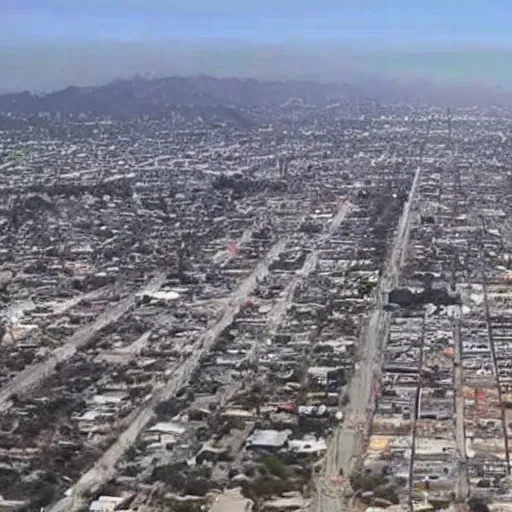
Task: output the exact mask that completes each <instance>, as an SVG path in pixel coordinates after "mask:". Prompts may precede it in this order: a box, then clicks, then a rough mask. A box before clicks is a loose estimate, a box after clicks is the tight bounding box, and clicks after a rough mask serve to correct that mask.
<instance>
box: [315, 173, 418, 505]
mask: <svg viewBox="0 0 512 512" xmlns="http://www.w3.org/2000/svg"><path fill="white" fill-rule="evenodd" d="M420 176H421V167H420V166H418V167H417V168H416V170H415V172H414V178H413V182H412V185H411V188H410V191H409V195H408V198H407V201H406V202H405V204H404V207H403V210H402V215H401V217H400V221H399V223H398V228H397V232H396V235H395V239H394V242H393V246H392V249H391V254H390V256H389V258H388V261H387V263H386V267H385V269H384V272H383V277H382V278H381V280H380V283H379V286H378V288H377V290H376V293H375V295H374V297H375V307H374V309H373V311H372V312H371V313H370V316H369V318H368V322H367V324H366V327H365V328H364V329H363V332H362V334H361V338H360V346H359V356H360V358H359V366H358V367H357V368H356V370H355V373H354V376H353V378H352V380H351V382H350V385H349V397H350V401H349V404H348V406H347V408H346V410H345V421H344V422H343V423H342V424H341V425H340V426H339V427H338V428H337V429H336V431H335V433H334V435H333V438H332V439H331V440H330V442H329V445H328V451H327V454H326V458H325V463H324V468H323V474H322V476H321V477H320V478H319V479H318V480H317V482H316V487H317V492H316V493H315V497H314V499H313V501H312V507H311V508H312V510H314V511H316V512H340V511H342V510H344V509H346V508H347V504H346V503H345V501H344V495H345V492H346V490H347V489H348V475H350V473H351V472H352V471H353V469H354V465H355V463H356V462H357V460H358V459H359V457H360V456H361V455H362V453H361V451H362V448H363V446H364V442H365V440H366V438H367V433H368V430H369V427H370V425H371V421H372V417H373V413H374V395H375V389H376V385H377V384H378V381H379V375H380V369H381V358H382V353H383V351H384V349H385V342H386V340H387V334H388V329H389V324H390V319H391V315H390V313H389V312H387V311H385V310H384V306H385V305H386V303H387V296H388V292H389V291H390V290H392V289H393V288H395V287H396V286H398V284H399V278H400V271H401V268H402V265H403V262H404V260H405V256H406V253H407V244H408V241H409V233H410V222H411V212H412V205H413V204H414V201H415V198H416V194H417V190H418V185H419V181H420ZM340 470H342V471H343V474H344V475H345V477H347V478H346V479H345V481H344V483H343V484H342V485H340V484H339V483H336V482H333V480H332V479H333V477H336V476H337V475H339V473H340Z"/></svg>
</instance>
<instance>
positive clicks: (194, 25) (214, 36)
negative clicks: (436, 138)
mask: <svg viewBox="0 0 512 512" xmlns="http://www.w3.org/2000/svg"><path fill="white" fill-rule="evenodd" d="M511 26H512V8H511V6H510V4H509V2H507V1H505V0H488V1H487V2H484V1H480V0H478V1H477V0H465V1H462V0H450V1H446V0H445V1H440V0H428V1H425V2H414V1H411V0H389V1H387V0H380V1H379V0H348V1H347V0H309V1H305V0H241V1H234V0H187V1H175V0H82V1H77V0H2V1H1V2H0V66H1V68H2V69H4V70H5V71H6V72H2V73H1V74H0V88H4V89H5V88H9V89H12V88H23V87H28V88H34V87H43V88H44V87H58V86H62V85H65V84H67V83H73V79H74V78H75V80H76V82H77V83H78V84H79V85H82V84H86V83H87V73H89V76H90V82H91V84H92V83H98V82H99V81H108V80H111V79H113V78H118V77H121V76H129V75H130V74H133V73H151V72H153V73H156V74H174V73H177V74H182V73H201V72H205V73H212V74H218V75H223V74H230V75H237V74H239V73H240V74H241V75H250V73H251V69H254V70H255V73H256V74H258V77H264V76H265V75H266V74H267V75H268V77H269V78H274V77H277V75H279V73H277V74H276V71H277V70H276V69H273V66H274V65H275V64H276V63H277V62H279V63H280V65H281V67H284V70H287V69H289V70H290V71H289V73H290V74H289V77H290V78H296V77H300V76H308V77H310V78H314V75H315V74H319V76H318V78H319V79H324V80H325V79H329V73H328V71H329V69H327V68H326V69H319V67H318V62H315V58H314V55H313V54H314V52H316V53H317V57H318V58H317V59H316V60H320V61H323V62H324V63H325V64H326V66H328V67H332V65H333V63H334V64H335V67H336V70H337V71H336V73H331V76H330V78H331V79H339V78H340V76H339V74H340V73H341V71H343V73H345V74H346V73H348V72H349V70H350V69H356V70H358V71H361V70H365V71H375V72H383V73H388V74H392V75H395V74H396V75H398V76H407V75H411V76H422V75H424V76H428V77H430V78H432V79H438V80H449V81H477V82H480V83H488V84H491V85H504V86H507V87H508V86H510V87H512V31H511V30H510V27H511ZM312 48H313V49H314V52H313V51H312ZM242 50H243V51H246V54H245V56H244V54H243V51H242ZM256 55H257V57H255V56H256ZM276 56H277V57H276ZM255 58H257V62H254V63H253V64H254V66H252V67H251V63H250V62H246V60H248V59H249V60H250V59H253V60H254V59H255ZM276 58H277V59H278V60H277V61H276ZM187 59H188V62H185V61H184V60H187ZM282 59H284V60H282ZM286 59H294V60H295V62H293V63H292V62H285V61H286ZM182 60H183V61H182ZM79 61H80V62H79ZM113 61H116V62H113ZM265 61H268V63H269V66H268V72H267V71H266V69H265ZM80 64H81V65H82V68H83V69H80ZM301 66H302V69H301ZM109 68H110V69H109ZM509 70H510V71H509ZM282 71H283V70H282ZM285 74H286V73H284V75H285ZM281 75H283V72H281Z"/></svg>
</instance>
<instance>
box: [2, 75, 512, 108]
mask: <svg viewBox="0 0 512 512" xmlns="http://www.w3.org/2000/svg"><path fill="white" fill-rule="evenodd" d="M291 98H297V99H299V100H301V102H302V103H305V104H308V105H314V106H320V107H321V106H326V105H328V104H331V103H334V102H339V101H343V102H345V101H348V102H358V101H363V100H375V101H377V102H381V103H410V104H427V105H438V106H453V107H463V106H473V105H476V106H490V105H496V104H500V105H503V104H506V105H510V104H512V94H511V93H509V92H506V91H501V90H498V89H491V88H487V87H483V86H476V85H468V86H460V85H459V86H455V85H452V86H449V85H441V84H434V83H429V82H427V81H421V80H414V81H413V80H411V81H408V82H397V81H396V80H392V79H387V78H385V77H382V76H377V75H373V76H372V75H368V76H365V77H358V78H357V79H353V80H352V81H349V80H348V81H347V82H345V83H319V82H314V81H265V80H255V79H238V78H213V77H210V76H205V75H199V76H193V77H167V78H153V79H146V78H141V77H135V78H133V79H129V80H118V81H115V82H111V83H109V84H106V85H101V86H95V87H67V88H65V89H62V90H59V91H55V92H51V93H49V94H45V95H37V94H33V93H30V92H28V91H24V92H19V93H10V94H3V95H0V112H2V113H8V112H11V113H15V114H18V115H19V114H21V115H26V116H33V115H37V114H39V113H42V112H48V113H51V114H56V113H57V112H59V113H60V114H61V115H62V116H69V115H73V116H77V115H79V114H81V113H83V114H87V115H88V116H99V117H106V116H108V117H112V118H131V117H136V116H140V115H145V114H147V115H155V114H157V115H158V114H162V113H166V112H170V111H172V110H174V109H176V108H180V109H200V110H201V111H203V112H206V113H208V112H210V113H211V112H221V113H223V115H227V116H228V117H232V116H235V117H236V115H237V114H236V112H237V111H239V110H240V109H247V108H254V107H260V108H261V107H279V106H281V105H283V104H287V102H289V100H290V99H291Z"/></svg>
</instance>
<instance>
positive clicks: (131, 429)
mask: <svg viewBox="0 0 512 512" xmlns="http://www.w3.org/2000/svg"><path fill="white" fill-rule="evenodd" d="M287 241H288V240H287V239H283V240H280V241H278V242H277V243H276V244H275V245H274V246H272V248H271V249H270V251H269V252H268V253H267V254H266V255H265V257H264V258H263V259H262V260H261V262H260V263H259V264H258V265H257V266H256V268H255V269H254V270H253V272H252V273H251V274H250V275H249V276H248V277H247V278H246V279H245V280H244V281H243V282H242V283H241V285H240V286H239V287H238V288H237V289H236V290H235V291H234V292H233V293H232V294H231V295H230V296H229V300H228V301H227V305H226V307H225V309H224V312H223V314H222V317H221V318H220V320H219V321H218V322H217V323H216V324H215V325H214V326H212V328H211V329H209V330H208V331H206V332H205V333H204V334H203V335H201V336H200V337H199V338H198V339H197V340H196V342H195V344H194V352H193V353H192V355H191V356H190V357H189V358H187V359H186V360H185V361H183V362H182V363H181V364H180V365H179V366H178V367H177V368H176V371H175V372H174V375H173V378H172V379H171V380H170V381H169V382H168V383H167V385H166V387H165V388H164V389H162V390H161V391H160V392H158V393H156V394H155V395H154V396H153V397H152V399H151V400H150V401H149V402H148V403H147V404H145V405H143V406H141V407H139V408H138V409H136V410H135V411H134V412H133V413H132V414H131V415H130V425H129V426H128V428H127V429H126V430H125V431H123V432H122V433H121V435H120V436H119V438H118V439H117V441H116V442H115V443H114V444H113V445H112V446H111V447H110V448H109V449H108V450H107V451H106V452H105V453H104V454H103V455H102V456H101V457H100V459H99V460H98V461H97V462H96V464H95V465H94V466H93V467H92V468H91V469H90V470H89V471H87V472H86V473H85V474H84V475H82V477H81V478H80V479H79V480H78V482H77V483H76V484H75V485H74V486H73V488H72V493H71V496H69V497H65V498H62V499H61V500H59V501H58V502H57V503H55V504H54V505H52V506H50V507H48V509H47V512H74V511H79V510H81V509H82V508H83V506H84V504H85V503H86V499H85V498H84V496H87V495H90V494H91V492H92V493H94V492H97V491H98V490H99V489H100V488H101V486H102V485H104V484H105V483H106V482H107V481H108V480H110V479H111V478H112V477H113V476H114V475H115V468H116V464H117V463H118V462H119V460H120V459H121V458H122V457H123V455H124V453H125V452H126V450H127V449H128V448H129V447H131V446H133V444H134V443H135V441H136V440H137V437H138V436H139V434H140V433H141V432H142V431H143V430H144V428H145V427H146V426H147V425H148V424H149V423H150V422H151V420H152V419H153V417H154V409H155V407H156V406H157V405H158V404H159V403H161V402H164V401H166V400H169V399H170V398H171V397H173V396H174V395H176V393H177V392H178V390H179V389H180V388H182V387H183V386H184V385H186V384H187V383H188V382H189V381H190V378H191V376H192V374H193V372H194V371H195V370H196V368H198V366H199V364H200V361H201V358H202V356H203V355H204V354H206V353H207V352H209V351H210V350H211V348H212V347H213V346H214V344H215V342H216V341H217V339H218V337H219V336H220V334H221V333H222V332H223V331H224V329H225V328H226V327H228V326H229V325H230V324H231V323H232V322H233V320H234V318H235V316H236V314H237V313H238V311H239V309H240V307H241V306H242V304H243V303H244V301H245V299H246V298H247V296H248V295H250V294H251V293H252V291H253V290H254V289H255V288H256V286H257V284H258V281H259V280H260V279H263V278H264V277H265V276H266V275H267V274H268V272H269V266H270V265H271V263H272V262H273V261H274V260H275V259H277V258H278V257H279V255H280V253H281V252H282V251H283V250H284V248H285V246H286V244H287Z"/></svg>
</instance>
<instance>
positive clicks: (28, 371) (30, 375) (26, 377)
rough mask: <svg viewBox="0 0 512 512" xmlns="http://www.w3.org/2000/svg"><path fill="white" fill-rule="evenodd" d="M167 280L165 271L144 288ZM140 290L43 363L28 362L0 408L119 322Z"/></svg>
mask: <svg viewBox="0 0 512 512" xmlns="http://www.w3.org/2000/svg"><path fill="white" fill-rule="evenodd" d="M164 281H165V274H164V273H160V274H158V275H156V276H155V277H154V278H153V279H152V280H151V281H150V282H149V283H148V284H147V285H146V286H145V287H144V288H142V290H140V292H142V293H144V292H148V291H155V290H156V289H158V288H160V286H161V285H162V284H163V283H164ZM138 293H139V292H137V293H132V294H130V295H129V296H128V297H127V298H125V299H123V300H122V301H121V302H120V303H119V304H117V305H116V306H115V307H113V308H111V309H109V310H108V311H106V312H104V313H102V314H101V315H99V316H98V318H97V319H96V320H95V321H94V322H93V323H92V324H88V325H86V326H84V327H82V328H80V329H78V330H77V331H76V332H75V333H74V334H73V335H72V336H70V337H69V338H68V340H67V341H66V343H65V344H64V345H62V346H60V347H57V348H56V349H54V350H53V352H52V354H51V355H50V356H49V357H48V358H47V359H45V360H44V361H42V362H40V363H36V364H33V365H30V366H28V367H27V368H25V369H24V370H23V371H21V372H20V373H19V374H18V375H16V377H14V379H13V380H11V381H10V382H9V384H7V385H6V386H4V387H3V388H2V389H1V390H0V411H3V412H5V411H6V410H7V409H8V408H9V407H10V404H11V397H12V396H13V395H18V396H21V395H26V394H29V393H30V392H31V391H33V390H34V389H35V388H37V386H39V385H40V384H41V383H42V382H43V381H44V380H45V379H47V378H48V377H49V376H50V375H52V374H53V373H54V372H55V368H56V367H57V365H58V364H60V363H63V362H65V361H68V360H69V359H70V358H71V357H73V356H74V355H75V354H76V352H77V351H78V350H79V349H80V348H83V347H85V346H87V345H88V344H89V343H91V342H93V341H94V339H95V338H96V336H97V335H98V334H99V333H100V332H101V331H102V330H103V329H105V328H106V327H108V326H109V325H111V324H113V323H116V322H117V321H119V319H120V318H121V317H122V316H123V315H124V314H125V313H127V312H128V311H129V310H130V309H131V308H132V307H133V306H134V305H135V301H136V297H137V295H138Z"/></svg>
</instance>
